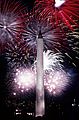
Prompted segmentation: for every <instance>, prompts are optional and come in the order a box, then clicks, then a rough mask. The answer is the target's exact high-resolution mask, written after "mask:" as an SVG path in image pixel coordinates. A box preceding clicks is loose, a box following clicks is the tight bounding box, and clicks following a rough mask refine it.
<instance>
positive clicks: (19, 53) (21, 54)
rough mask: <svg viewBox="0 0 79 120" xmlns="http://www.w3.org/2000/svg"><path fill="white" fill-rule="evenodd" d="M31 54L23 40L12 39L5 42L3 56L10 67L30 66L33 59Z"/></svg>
mask: <svg viewBox="0 0 79 120" xmlns="http://www.w3.org/2000/svg"><path fill="white" fill-rule="evenodd" d="M33 54H34V53H32V51H31V50H30V49H29V47H27V46H26V43H25V42H23V41H18V40H12V41H9V42H8V43H7V47H6V51H5V56H6V59H7V61H8V65H9V66H10V67H11V68H14V67H15V66H17V67H21V66H24V67H26V66H30V65H31V64H32V62H33V60H34V58H33Z"/></svg>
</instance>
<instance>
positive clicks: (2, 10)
mask: <svg viewBox="0 0 79 120" xmlns="http://www.w3.org/2000/svg"><path fill="white" fill-rule="evenodd" d="M24 9H25V8H24V7H23V6H22V5H21V4H20V2H16V1H15V0H14V1H11V0H0V41H1V42H2V43H4V42H5V41H6V40H11V39H13V38H16V37H19V36H20V35H21V33H22V31H23V29H24V15H23V14H24V13H25V12H24V11H25V10H24Z"/></svg>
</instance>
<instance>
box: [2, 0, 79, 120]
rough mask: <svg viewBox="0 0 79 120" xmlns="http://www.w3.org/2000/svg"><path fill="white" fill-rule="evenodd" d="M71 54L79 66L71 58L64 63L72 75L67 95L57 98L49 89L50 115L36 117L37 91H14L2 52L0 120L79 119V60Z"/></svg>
mask: <svg viewBox="0 0 79 120" xmlns="http://www.w3.org/2000/svg"><path fill="white" fill-rule="evenodd" d="M21 2H22V4H23V5H24V6H26V7H27V8H28V10H29V11H30V10H31V9H32V8H33V4H34V0H21ZM70 39H72V38H70ZM78 40H79V39H78ZM69 54H71V56H72V57H73V61H75V63H76V64H77V66H76V67H75V66H74V65H72V61H69V58H66V59H65V62H64V63H63V64H64V66H65V69H66V70H67V71H68V72H69V73H70V74H71V83H70V85H69V86H68V88H67V90H66V91H64V92H63V94H61V95H60V96H56V97H54V96H53V95H50V94H49V93H48V91H46V90H45V104H46V105H45V111H46V114H45V116H43V117H38V118H35V117H34V115H35V98H36V94H35V88H34V89H31V90H30V92H23V93H22V92H18V93H17V95H16V92H15V89H13V88H12V86H13V84H14V83H13V82H11V79H10V78H12V77H13V76H12V73H11V72H12V71H11V72H10V69H9V66H8V62H7V59H6V57H5V50H4V51H3V52H1V51H0V120H4V118H6V119H7V120H43V119H44V120H46V119H47V120H79V60H78V61H76V60H75V59H74V58H75V55H74V53H72V52H70V53H69ZM78 55H79V54H78ZM78 57H79V56H78ZM32 62H33V61H32ZM8 73H9V74H8ZM7 76H9V77H7ZM49 118H50V119H49Z"/></svg>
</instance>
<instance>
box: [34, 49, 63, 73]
mask: <svg viewBox="0 0 79 120" xmlns="http://www.w3.org/2000/svg"><path fill="white" fill-rule="evenodd" d="M43 58H44V59H43V63H44V67H43V70H44V71H48V70H54V69H55V70H56V69H59V68H60V69H62V67H63V65H62V63H63V62H64V61H63V58H64V57H63V55H62V54H61V53H54V52H53V51H51V50H47V51H44V52H43ZM36 64H37V60H36V61H35V62H34V68H35V69H36V67H35V66H36ZM35 71H36V70H35Z"/></svg>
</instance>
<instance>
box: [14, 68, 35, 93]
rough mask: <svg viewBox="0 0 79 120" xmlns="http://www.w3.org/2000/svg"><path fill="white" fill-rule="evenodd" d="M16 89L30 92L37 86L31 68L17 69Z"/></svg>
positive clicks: (15, 77) (15, 76)
mask: <svg viewBox="0 0 79 120" xmlns="http://www.w3.org/2000/svg"><path fill="white" fill-rule="evenodd" d="M14 82H15V84H16V89H17V90H21V92H23V91H24V90H25V91H28V90H30V89H32V88H34V86H35V73H34V71H33V70H32V69H31V68H22V67H21V68H17V69H16V71H15V75H14Z"/></svg>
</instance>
